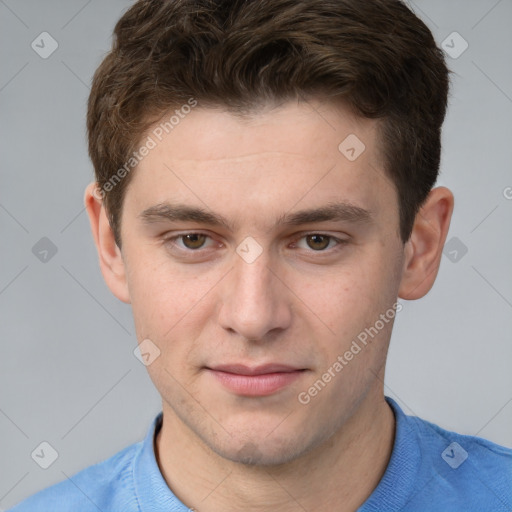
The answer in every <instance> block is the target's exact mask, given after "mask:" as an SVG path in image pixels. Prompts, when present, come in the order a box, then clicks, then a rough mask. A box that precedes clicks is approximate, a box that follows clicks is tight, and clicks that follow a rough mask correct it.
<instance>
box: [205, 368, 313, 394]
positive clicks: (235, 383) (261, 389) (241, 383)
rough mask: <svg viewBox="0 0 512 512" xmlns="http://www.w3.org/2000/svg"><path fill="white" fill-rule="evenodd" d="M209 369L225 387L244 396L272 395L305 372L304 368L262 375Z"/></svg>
mask: <svg viewBox="0 0 512 512" xmlns="http://www.w3.org/2000/svg"><path fill="white" fill-rule="evenodd" d="M209 371H210V373H212V374H213V375H214V376H215V378H216V379H218V380H219V381H220V383H221V384H222V385H223V386H224V387H226V388H227V389H229V390H230V391H232V392H233V393H236V394H237V395H243V396H267V395H272V394H273V393H276V392H277V391H280V390H281V389H283V388H285V387H286V386H289V385H290V384H292V383H293V382H295V381H296V380H297V379H298V378H299V377H300V376H301V375H302V373H303V371H302V370H297V371H293V372H278V373H265V374H262V375H239V374H236V373H227V372H221V371H217V370H209Z"/></svg>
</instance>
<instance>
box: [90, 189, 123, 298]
mask: <svg viewBox="0 0 512 512" xmlns="http://www.w3.org/2000/svg"><path fill="white" fill-rule="evenodd" d="M100 192H101V191H100V189H99V188H98V184H97V183H96V182H93V183H91V184H89V185H88V186H87V188H86V189H85V196H84V203H85V208H86V210H87V214H88V216H89V222H90V224H91V231H92V235H93V238H94V243H95V244H96V249H97V250H98V256H99V263H100V269H101V273H102V274H103V278H104V279H105V282H106V283H107V286H108V287H109V289H110V291H111V292H112V293H113V294H114V295H115V296H116V297H117V298H118V299H119V300H121V301H123V302H126V303H130V294H129V291H128V284H127V280H126V268H125V263H124V261H123V257H122V254H121V250H120V249H119V247H118V246H117V244H116V242H115V238H114V233H113V231H112V228H111V227H110V223H109V221H108V217H107V213H106V211H105V207H104V205H103V198H102V196H101V193H100Z"/></svg>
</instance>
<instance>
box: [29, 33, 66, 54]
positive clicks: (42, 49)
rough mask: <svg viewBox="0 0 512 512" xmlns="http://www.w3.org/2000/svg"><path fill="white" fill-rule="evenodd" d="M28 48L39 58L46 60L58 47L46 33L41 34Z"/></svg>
mask: <svg viewBox="0 0 512 512" xmlns="http://www.w3.org/2000/svg"><path fill="white" fill-rule="evenodd" d="M30 46H31V47H32V50H34V51H35V52H36V53H37V54H38V55H39V57H41V58H42V59H47V58H48V57H50V56H51V55H52V53H53V52H54V51H55V50H56V49H57V48H58V47H59V43H58V42H57V41H56V40H55V39H54V38H53V37H52V36H51V34H49V33H48V32H41V33H40V34H39V35H38V36H37V37H36V38H35V39H34V40H33V41H32V43H31V45H30Z"/></svg>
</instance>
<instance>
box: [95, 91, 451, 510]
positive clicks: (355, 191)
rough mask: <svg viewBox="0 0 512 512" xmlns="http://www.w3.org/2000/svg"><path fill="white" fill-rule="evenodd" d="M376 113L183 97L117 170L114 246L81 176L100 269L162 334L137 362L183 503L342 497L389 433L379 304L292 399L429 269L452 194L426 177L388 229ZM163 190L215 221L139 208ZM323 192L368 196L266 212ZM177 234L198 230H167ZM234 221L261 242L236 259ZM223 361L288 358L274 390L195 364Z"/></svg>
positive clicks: (391, 207)
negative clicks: (284, 380) (178, 114)
mask: <svg viewBox="0 0 512 512" xmlns="http://www.w3.org/2000/svg"><path fill="white" fill-rule="evenodd" d="M376 123H377V122H376V121H375V120H367V119H361V118H356V117H354V116H352V115H350V114H349V112H348V111H347V110H346V109H344V108H341V107H339V108H336V109H335V108H334V106H332V105H329V104H326V103H323V102H321V101H310V102H308V103H300V104H299V103H296V102H287V103H285V104H283V105H281V106H279V107H278V108H274V109H271V108H268V109H265V110H263V111H261V112H258V113H255V114H254V116H252V117H251V118H250V119H249V120H241V119H239V118H237V117H234V116H232V115H231V114H229V113H227V112H225V111H222V110H220V109H219V110H213V109H202V108H200V105H199V106H198V107H197V108H196V109H194V110H192V112H191V113H190V114H188V115H187V117H186V118H185V119H184V120H183V121H181V123H180V124H179V125H178V126H176V127H175V128H174V130H173V131H172V132H170V133H169V134H168V135H166V136H165V137H164V138H163V140H162V141H161V142H159V143H158V144H157V146H156V147H155V148H154V149H152V150H151V151H150V153H149V154H148V155H147V156H146V157H145V158H144V159H143V160H142V162H141V163H140V164H139V165H138V167H137V168H136V169H135V170H134V171H133V172H134V175H133V176H132V181H131V183H130V185H129V186H128V188H127V191H126V196H125V199H124V205H123V213H122V219H121V240H122V250H120V249H119V248H118V247H117V246H116V245H115V242H114V239H113V235H112V231H111V229H110V226H109V225H108V221H107V217H106V214H105V210H104V208H103V206H102V205H101V202H100V201H98V199H97V198H96V197H95V195H94V186H95V185H94V184H91V185H90V186H89V187H88V189H87V191H86V198H85V201H86V206H87V210H88V213H89V216H90V220H91V226H92V230H93V234H94V237H95V241H96V244H97V247H98V251H99V256H100V266H101V269H102V272H103V275H104V277H105V280H106V282H107V284H108V285H109V287H110V289H111V290H112V292H113V293H114V294H115V295H116V296H117V297H118V298H119V299H120V300H122V301H124V302H128V303H131V305H132V308H133V314H134V319H135V326H136V332H137V339H138V340H139V342H142V340H145V339H150V340H151V341H152V342H153V343H154V344H155V345H157V346H158V348H159V349H160V351H161V355H160V357H158V358H157V359H156V360H155V361H154V362H153V363H151V364H150V365H149V366H148V367H147V368H148V371H149V375H150V377H151V379H152V380H153V382H154V384H155V386H156V388H157V389H158V391H159V392H160V394H161V396H162V403H163V413H164V422H163V427H162V430H161V432H160V434H159V436H158V438H157V441H156V451H157V454H158V462H159V465H160V469H161V471H162V474H163V476H164V478H165V479H166V481H167V482H168V484H169V486H170V487H171V489H172V490H173V492H174V493H175V494H176V495H177V496H178V497H179V498H180V499H181V500H182V501H183V502H184V503H185V504H186V505H187V506H189V507H195V508H196V510H199V511H201V512H203V511H206V512H208V511H217V510H223V511H231V510H233V511H234V510H242V509H243V510H279V511H288V510H290V511H291V510H299V509H300V507H299V505H298V504H300V506H302V507H304V508H305V509H306V510H308V511H313V510H325V509H326V507H327V509H334V508H333V507H334V506H336V510H354V509H355V508H357V507H358V506H360V505H361V504H362V503H363V502H364V501H365V499H366V498H367V497H368V496H369V495H370V494H371V492H372V490H373V489H374V488H375V487H376V485H377V484H378V482H379V480H380V478H381V477H382V475H383V473H384V471H385V468H386V465H387V463H388V461H389V457H390V454H391V449H392V446H393V439H394V417H393V413H392V411H391V409H390V408H389V406H388V405H387V403H386V402H385V400H384V392H383V379H384V369H385V361H386V354H387V349H388V344H389V339H390V336H391V329H392V321H390V322H388V323H386V324H385V325H384V327H383V328H382V329H381V330H380V331H379V333H378V335H376V336H375V337H374V338H373V339H372V340H371V342H369V343H368V344H367V346H365V347H363V348H362V350H361V351H360V352H359V353H358V354H357V355H354V357H353V359H352V360H351V361H349V362H348V364H347V365H346V366H344V367H343V369H342V370H341V371H340V372H338V373H336V374H335V377H333V378H332V379H331V380H330V382H329V383H327V384H326V386H325V387H324V388H323V389H322V390H321V391H320V392H319V393H318V394H317V395H316V396H314V397H313V398H311V400H310V401H309V403H308V404H303V403H301V402H300V401H299V400H298V396H299V394H300V393H301V392H305V391H306V392H307V390H308V389H309V388H310V387H311V386H312V385H313V384H314V383H315V381H317V380H318V379H321V378H322V375H323V374H324V373H325V372H326V371H327V370H328V368H330V367H332V366H333V363H335V362H336V361H337V360H338V356H340V355H343V354H344V353H345V352H346V351H347V350H349V349H350V346H351V344H352V341H353V340H355V339H356V338H357V336H358V334H359V333H361V332H362V331H364V329H365V328H368V327H370V326H374V325H375V323H376V321H377V320H378V319H379V318H380V315H381V314H383V313H385V312H386V311H389V310H390V309H391V308H392V306H393V304H394V303H395V302H396V300H397V296H400V297H402V298H404V299H416V298H419V297H422V296H423V295H425V294H426V293H427V292H428V291H429V289H430V288H431V286H432V285H433V283H434V280H435V277H436V275H437V271H438V268H439V263H440V259H441V253H442V247H443V244H444V241H445V239H446V235H447V231H448V227H449V223H450V218H451V213H452V209H453V196H452V194H451V192H450V191H449V190H448V189H446V188H443V187H439V188H436V189H434V190H433V191H432V192H431V194H430V196H429V198H428V200H427V202H426V203H425V205H424V206H423V208H422V210H421V211H420V214H418V216H417V219H416V223H415V226H414V231H413V234H412V237H411V239H410V240H409V241H408V242H407V243H406V244H405V245H404V244H403V242H402V241H401V240H400V237H399V216H398V197H397V192H396V190H395V187H394V186H393V184H392V182H391V181H390V179H389V178H388V177H387V176H385V174H384V171H383V167H382V160H381V156H380V154H379V152H378V148H377V142H376V129H377V124H376ZM149 133H150V132H149ZM350 134H355V135H356V136H357V137H358V138H359V139H360V140H361V141H362V142H363V143H364V144H365V146H366V149H365V150H364V151H363V153H362V154H361V155H360V156H359V157H358V158H357V159H356V160H354V161H349V159H347V158H346V156H345V155H344V154H342V153H341V152H340V151H339V150H338V145H339V144H340V143H341V142H342V141H343V140H344V139H345V138H346V137H347V136H348V135H350ZM167 203H169V204H171V205H177V204H179V205H181V206H188V207H194V208H200V209H202V210H204V211H205V212H207V213H210V214H215V215H218V216H221V217H222V218H223V219H225V220H226V222H227V224H228V225H227V226H224V225H210V224H207V223H205V221H204V219H203V220H202V221H192V220H186V221H185V220H174V221H173V220H169V219H164V218H161V217H158V216H157V215H154V214H155V211H156V210H155V208H154V207H155V206H157V205H160V206H161V205H164V204H167ZM334 203H346V204H349V205H351V206H353V207H358V208H360V209H364V210H366V211H367V212H368V213H367V215H366V217H365V218H358V219H355V220H354V219H352V220H351V219H350V218H349V219H345V220H321V221H319V220H317V221H315V222H307V223H301V224H297V225H290V224H286V223H282V222H281V223H280V222H279V220H280V219H281V220H282V219H283V217H286V216H288V217H289V216H291V215H293V214H295V213H297V212H299V211H303V210H315V209H320V208H325V207H326V206H329V205H330V204H334ZM150 209H152V210H150ZM159 211H160V212H161V211H162V208H160V210H159ZM143 212H146V215H144V214H143ZM151 212H152V213H153V215H150V213H151ZM352 212H353V210H352ZM190 233H200V234H202V235H206V237H204V238H203V237H201V236H199V237H197V236H196V237H195V238H194V237H193V236H192V237H189V238H183V237H182V238H179V235H186V234H190ZM315 234H316V235H318V236H317V237H315V236H311V235H315ZM307 235H310V236H309V237H308V236H307ZM172 237H177V238H174V239H173V240H171V238H172ZM247 237H252V239H254V240H255V241H256V242H257V244H258V245H254V242H251V244H252V245H250V246H249V245H247V246H244V245H243V244H242V246H241V247H242V248H246V249H248V251H249V253H250V255H251V256H253V255H256V252H255V251H256V249H258V246H259V248H261V254H259V256H257V257H256V259H255V260H254V261H252V262H250V263H249V262H247V261H245V260H244V259H243V258H242V257H241V255H240V254H244V253H243V252H241V253H240V254H239V253H237V251H236V250H237V247H239V246H240V244H241V243H242V242H243V241H244V240H245V239H246V238H247ZM336 239H339V240H342V241H345V243H337V242H336ZM202 242H204V245H203V246H201V243H202ZM187 247H189V248H187ZM194 247H199V248H198V249H194ZM315 249H316V250H315ZM359 344H360V343H359ZM360 345H361V344H360ZM225 364H240V365H244V366H246V367H249V368H254V367H257V366H260V365H266V364H282V365H288V366H290V367H293V368H294V369H297V370H301V371H300V372H296V373H295V374H294V375H295V377H294V379H293V380H291V381H290V383H289V384H288V385H286V386H284V387H283V388H282V389H279V390H277V391H275V392H273V393H270V394H267V395H266V396H247V395H245V394H243V393H240V392H235V391H233V390H231V389H229V388H227V387H226V386H225V385H224V384H223V383H222V382H221V381H220V380H219V379H218V378H217V377H218V376H219V375H220V374H219V373H214V372H212V371H211V369H212V368H215V367H217V366H218V365H225ZM205 497H206V498H205Z"/></svg>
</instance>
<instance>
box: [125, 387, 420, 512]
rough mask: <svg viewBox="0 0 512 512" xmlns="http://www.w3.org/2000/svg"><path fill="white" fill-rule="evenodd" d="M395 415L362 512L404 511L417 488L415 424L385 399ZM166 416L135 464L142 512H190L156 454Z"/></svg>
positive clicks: (159, 419)
mask: <svg viewBox="0 0 512 512" xmlns="http://www.w3.org/2000/svg"><path fill="white" fill-rule="evenodd" d="M385 399H386V402H387V403H388V404H389V406H390V407H391V409H392V411H393V414H394V415H395V441H394V444H393V450H392V453H391V458H390V460H389V463H388V466H387V468H386V471H385V473H384V476H383V477H382V479H381V480H380V482H379V484H378V485H377V487H376V488H375V490H374V491H373V492H372V494H371V495H370V496H369V498H368V499H367V500H366V502H365V503H364V504H363V505H362V506H361V507H360V508H359V511H360V512H373V511H380V510H383V509H385V510H400V509H401V508H402V507H403V506H404V505H405V504H406V503H407V501H408V499H409V496H410V495H411V493H412V491H413V489H414V483H415V480H416V477H417V474H418V471H419V461H420V447H419V443H418V440H417V435H416V432H415V431H414V427H413V424H412V423H411V422H410V421H407V416H406V415H405V414H404V412H403V411H402V409H401V408H400V407H399V405H398V404H397V403H396V402H395V401H394V400H393V399H392V398H390V397H387V396H386V397H385ZM162 418H163V413H162V412H160V413H159V414H158V415H157V416H156V418H155V419H154V420H153V422H152V423H151V425H150V427H149V429H148V432H147V435H146V437H145V439H144V441H143V442H142V447H141V449H140V450H139V451H138V452H137V454H136V456H135V458H134V461H133V479H134V485H135V494H136V497H137V500H138V503H139V507H140V509H141V511H142V512H158V511H160V510H161V511H164V510H165V511H166V512H189V510H190V509H189V508H187V507H186V506H185V505H183V503H181V501H179V500H178V498H177V497H176V496H175V495H174V494H173V492H172V491H171V490H170V489H169V486H168V485H167V483H166V481H165V480H164V478H163V476H162V473H161V472H160V468H159V467H158V463H157V461H156V454H155V445H154V442H155V439H156V435H157V434H158V432H159V430H160V428H161V427H162Z"/></svg>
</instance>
